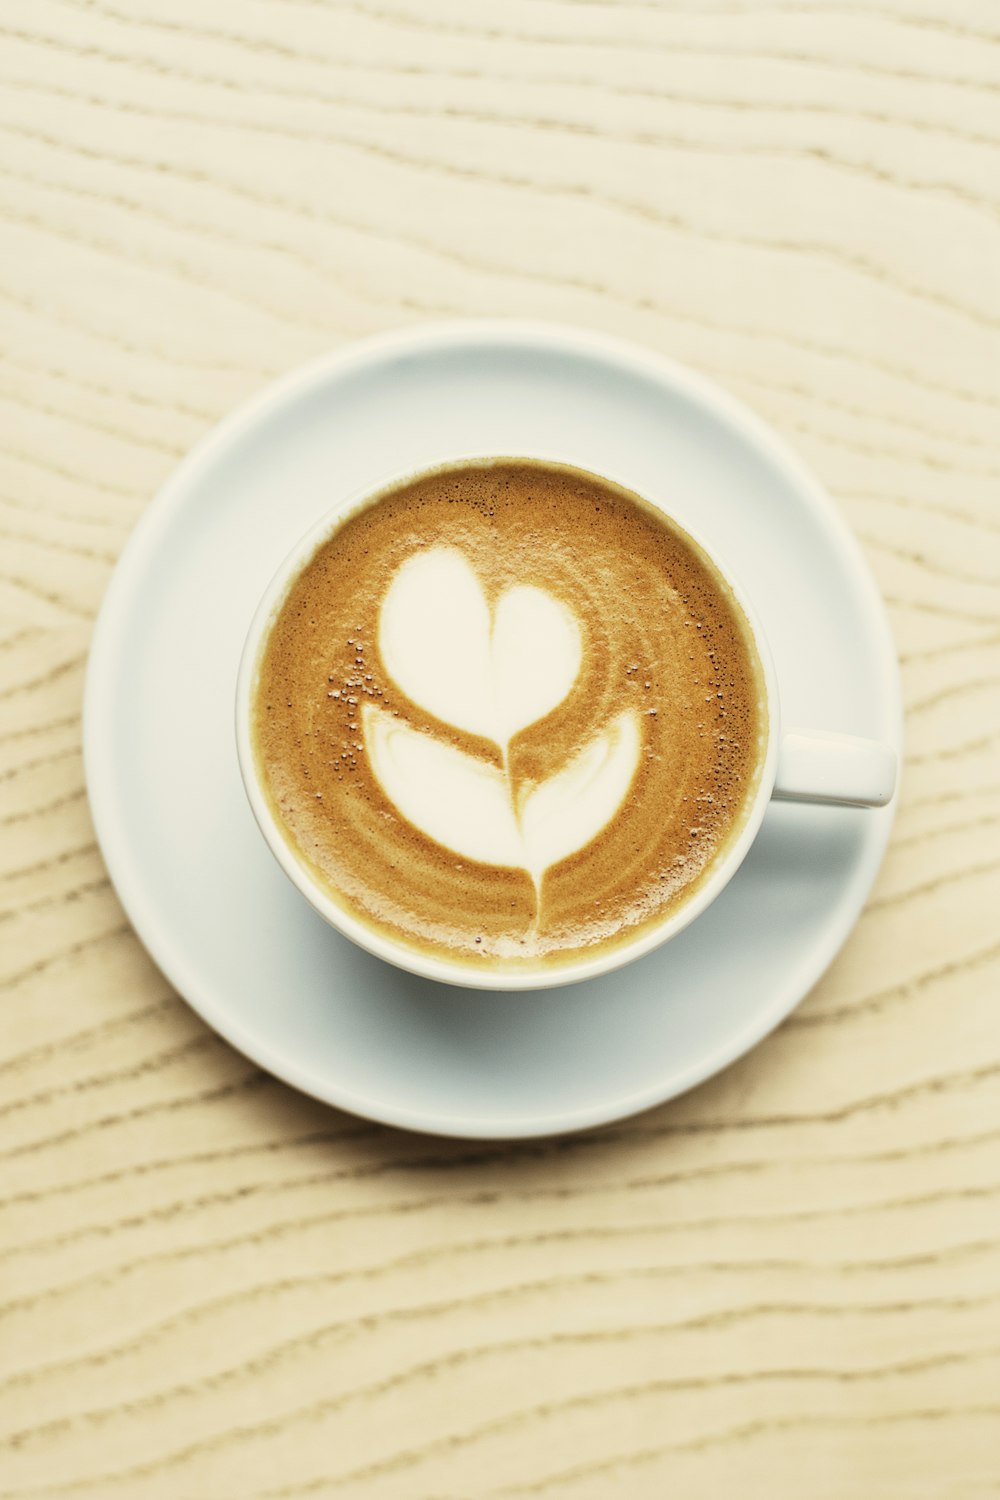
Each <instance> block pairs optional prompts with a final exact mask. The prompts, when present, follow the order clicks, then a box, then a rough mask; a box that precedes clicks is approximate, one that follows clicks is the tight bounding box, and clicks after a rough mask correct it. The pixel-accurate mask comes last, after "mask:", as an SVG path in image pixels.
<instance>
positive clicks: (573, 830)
mask: <svg viewBox="0 0 1000 1500" xmlns="http://www.w3.org/2000/svg"><path fill="white" fill-rule="evenodd" d="M362 724H363V731H364V737H365V747H366V749H367V752H368V755H369V757H370V760H371V765H372V769H373V771H374V773H375V776H376V777H377V779H378V781H379V783H380V784H381V786H382V789H383V791H384V792H385V794H386V796H387V797H388V798H389V800H390V802H392V803H393V804H394V806H395V807H396V809H397V810H398V812H400V813H401V814H402V816H403V817H404V818H405V819H406V820H407V822H408V823H410V824H412V825H413V826H414V827H415V828H418V829H420V831H421V832H422V833H425V834H426V835H427V836H428V837H429V838H432V839H434V841H435V842H436V843H438V844H442V845H444V847H445V848H446V849H450V850H451V851H452V852H453V853H454V854H457V855H460V856H462V857H463V858H466V859H472V860H477V861H480V862H481V863H483V864H491V865H499V866H502V867H507V868H513V869H523V870H527V871H528V873H529V874H530V875H531V876H532V879H533V880H534V882H535V884H536V886H538V885H540V883H541V878H542V876H543V874H544V873H545V871H546V870H547V869H549V868H550V867H551V866H552V865H555V864H558V863H559V861H560V860H563V859H567V858H568V857H569V855H571V854H575V853H576V852H577V851H578V850H579V849H582V848H584V847H585V846H586V845H587V844H589V843H590V842H591V840H592V839H594V838H596V836H597V834H599V833H600V831H601V829H602V828H604V827H606V826H607V824H608V823H609V822H610V820H611V818H612V817H613V816H614V814H615V813H616V812H617V811H618V809H619V807H620V806H621V804H622V802H623V801H624V799H625V796H626V795H627V793H628V790H629V787H630V786H631V784H632V780H633V778H634V776H635V771H636V767H637V766H638V763H639V754H640V747H641V741H640V730H639V724H638V717H637V715H636V714H634V713H633V712H631V711H629V710H626V711H625V712H624V713H620V714H618V715H617V716H616V717H615V718H614V719H613V720H612V722H611V724H610V725H609V726H608V728H607V729H606V730H604V731H603V732H602V733H600V734H598V735H596V736H595V737H594V739H593V740H591V741H590V742H589V743H588V744H587V745H586V746H585V747H584V748H583V749H582V750H581V751H579V752H578V754H576V755H575V756H573V757H572V759H571V760H569V761H568V762H567V764H566V765H565V766H564V767H563V768H562V769H561V770H560V771H557V772H556V773H555V775H553V776H551V777H549V778H548V779H547V780H546V781H544V782H541V783H539V784H537V785H535V786H533V787H531V788H530V790H529V791H528V793H527V795H526V796H524V797H523V798H522V800H521V813H520V818H518V816H517V815H516V814H515V811H514V805H513V800H512V798H511V795H510V788H509V783H508V780H507V777H506V776H505V775H504V773H503V772H502V771H501V770H500V769H499V768H498V767H497V766H495V765H492V764H490V763H489V762H487V761H483V760H481V759H479V758H478V757H476V756H472V755H467V754H465V752H464V751H462V750H458V749H456V748H455V747H454V746H453V745H448V744H446V743H444V742H443V741H442V740H440V739H438V738H437V737H436V736H435V735H431V734H425V733H424V732H423V731H421V730H418V729H414V728H413V727H412V726H411V725H409V724H407V723H406V722H405V720H403V719H397V718H395V717H394V715H392V714H391V713H389V712H388V711H387V710H386V709H383V708H377V707H375V705H374V704H366V705H365V707H364V709H363V716H362Z"/></svg>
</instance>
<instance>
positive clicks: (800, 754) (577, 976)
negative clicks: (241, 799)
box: [236, 454, 896, 990]
mask: <svg viewBox="0 0 1000 1500" xmlns="http://www.w3.org/2000/svg"><path fill="white" fill-rule="evenodd" d="M532 457H533V459H534V460H535V461H537V459H538V457H539V455H532ZM463 461H466V462H480V463H481V462H483V461H484V456H483V455H481V454H479V455H474V456H472V457H467V456H460V457H449V458H447V459H442V463H447V464H448V465H449V466H450V465H452V464H458V463H461V462H463ZM549 461H550V462H553V463H561V464H562V463H567V462H568V463H570V464H572V460H571V459H569V460H567V459H565V458H553V457H552V456H551V455H549ZM428 467H437V466H436V465H429V466H428ZM412 477H413V476H412V475H411V474H409V473H407V474H401V475H397V476H394V477H390V478H387V479H384V480H383V481H381V483H379V484H377V485H372V486H366V488H365V490H364V491H363V492H361V493H358V494H355V495H352V496H350V497H348V498H347V499H346V500H345V501H343V502H342V503H341V504H340V505H338V506H337V507H336V508H335V509H334V510H333V511H331V512H329V513H328V514H327V515H325V516H324V517H323V518H322V519H321V520H320V521H318V522H317V523H316V525H315V526H313V527H311V528H310V530H309V531H308V532H307V533H306V534H305V536H303V537H302V539H301V540H300V541H299V542H298V543H297V544H296V546H295V547H293V548H292V550H291V552H290V553H289V554H288V556H287V557H286V558H285V560H284V562H283V563H282V564H281V566H280V567H279V569H278V571H277V572H276V573H275V575H274V577H273V578H272V580H271V582H270V584H269V585H268V587H267V589H266V590H265V593H264V596H263V598H262V599H261V601H260V604H259V605H258V607H257V610H256V613H255V614H254V617H253V620H252V622H251V624H250V629H249V632H248V635H247V638H246V642H245V644H244V647H243V655H242V659H241V661H240V669H239V676H238V680H237V687H236V745H237V751H238V754H239V763H240V771H241V774H242V776H243V784H244V786H245V788H246V793H247V797H248V798H249V801H250V806H251V808H252V810H253V814H254V817H255V818H256V820H257V823H258V825H259V827H260V830H261V832H262V833H263V835H264V837H265V839H266V840H267V843H268V845H269V847H270V849H271V852H272V853H273V854H274V856H275V858H276V859H277V861H278V863H279V864H280V865H281V868H282V869H283V870H284V871H285V874H286V875H287V876H288V877H289V879H290V880H291V881H292V883H293V884H294V885H295V886H296V887H297V888H298V890H300V891H301V892H302V894H303V896H305V898H306V900H307V901H308V902H309V903H310V905H312V906H313V907H314V908H315V909H316V911H317V912H319V914H320V916H322V917H324V918H325V919H326V921H328V922H329V923H330V925H331V926H332V927H335V928H336V929H337V930H338V931H339V932H341V933H343V934H344V936H345V937H348V938H350V939H351V940H352V941H353V942H355V943H357V944H358V945H359V946H360V947H362V948H364V949H366V950H367V951H368V952H369V953H373V954H375V955H376V956H377V957H378V958H383V959H385V960H386V961H387V962H389V963H393V964H396V965H397V966H398V967H399V968H402V969H408V970H409V971H411V972H412V973H415V974H421V975H423V976H424V977H425V978H428V979H434V980H439V981H441V982H443V983H447V984H455V985H465V986H469V987H471V988H476V989H488V990H530V989H543V988H551V987H553V986H555V985H563V984H573V983H577V982H578V981H580V980H583V979H592V978H594V977H596V976H597V975H598V974H605V973H607V972H608V971H609V970H612V969H616V968H619V967H621V965H623V964H626V963H631V961H632V960H633V959H636V958H640V957H642V955H643V954H646V953H649V952H651V951H652V949H654V948H658V947H659V946H660V944H661V943H665V942H666V941H667V940H668V939H669V938H672V937H675V936H676V934H677V933H679V932H681V931H682V930H683V929H684V928H685V927H687V926H688V925H689V923H691V922H693V921H694V920H695V918H696V917H698V916H700V914H701V913H702V912H703V911H704V910H705V909H706V908H707V907H708V906H710V905H711V903H712V902H713V901H714V900H715V898H716V897H717V896H718V895H719V894H720V892H721V891H722V890H724V888H725V887H726V886H727V885H728V884H729V882H730V880H731V879H732V878H733V876H734V875H735V874H736V871H737V870H738V869H739V867H740V865H741V864H742V863H743V860H744V858H745V857H746V855H747V852H748V851H749V849H750V846H751V845H752V843H753V841H754V839H755V837H756V835H757V832H758V830H759V828H760V825H761V822H762V821H763V818H764V813H765V812H766V810H767V806H768V803H769V802H770V801H771V799H772V797H773V798H779V799H782V800H785V801H793V802H813V803H816V802H820V803H832V804H840V805H841V806H849V807H884V806H885V805H886V804H887V803H888V802H890V801H891V800H892V796H893V793H894V791H895V786H896V752H895V750H894V749H893V748H892V746H890V745H887V744H883V743H881V742H880V741H878V740H868V739H859V738H857V737H855V736H853V735H846V734H838V733H834V732H831V731H816V730H802V729H790V730H785V729H784V728H783V727H782V724H781V713H780V703H779V696H778V684H777V679H776V676H775V671H774V664H773V661H772V658H771V652H770V649H769V647H768V644H767V640H766V637H765V636H764V633H763V631H762V629H761V626H760V623H759V621H758V620H757V618H756V615H755V613H754V610H753V608H752V606H751V604H750V602H749V600H748V599H747V597H746V595H745V593H744V592H743V590H742V588H741V587H740V586H739V584H738V583H737V582H736V580H735V579H734V578H733V575H732V573H731V572H730V570H729V568H728V567H727V566H726V565H725V564H724V563H723V562H722V561H721V560H720V558H719V557H718V555H717V553H716V552H715V550H714V549H713V548H711V547H709V546H707V545H706V543H705V542H704V541H702V540H701V539H700V538H698V537H697V536H695V535H694V534H693V533H692V532H691V530H690V528H688V527H686V526H685V527H681V526H680V525H679V523H678V522H677V521H675V520H674V519H673V517H672V516H671V517H670V521H671V524H672V525H674V526H676V527H677V528H678V529H679V530H680V531H681V532H682V533H683V535H685V536H686V537H687V538H688V540H689V542H690V543H691V544H692V546H693V547H694V549H695V550H698V551H701V552H702V553H704V555H705V557H706V558H707V559H708V561H709V562H710V564H711V566H712V567H713V568H714V569H715V571H716V572H717V573H718V574H719V575H720V576H721V577H722V578H723V579H724V580H725V582H726V584H727V585H728V587H729V589H730V591H731V593H732V595H733V597H734V599H735V600H736V602H737V604H738V605H739V607H740V608H741V610H742V611H743V614H744V616H745V618H746V621H747V625H748V626H749V630H750V634H751V636H752V638H753V643H754V646H755V648H756V652H757V656H758V659H759V662H760V668H761V679H762V682H763V693H764V708H765V717H766V732H765V736H764V743H763V746H762V749H761V752H760V759H759V761H758V765H759V766H760V776H759V780H758V784H757V790H756V792H755V794H754V797H753V800H752V802H751V804H750V806H749V808H748V809H747V810H746V811H745V813H744V815H743V824H742V827H741V829H740V831H739V834H738V835H737V837H736V838H735V839H734V840H733V841H732V843H731V844H730V846H729V848H728V849H727V851H726V853H725V854H724V855H723V856H722V858H721V859H719V860H718V862H717V863H716V865H715V867H714V868H713V869H712V870H711V871H710V873H709V874H708V876H707V878H705V879H703V880H702V881H701V882H700V883H699V884H698V885H697V886H696V887H695V889H694V890H693V891H692V893H691V894H690V896H688V897H687V898H686V899H684V900H682V901H681V902H680V904H679V905H678V906H677V907H675V908H674V909H672V910H671V911H670V912H668V913H667V914H666V915H665V916H664V918H663V920H662V921H661V922H659V923H656V924H654V925H652V926H647V927H644V928H643V929H642V931H641V932H640V933H638V934H637V935H636V937H635V939H634V940H632V941H629V940H628V939H627V938H626V939H623V940H622V941H621V942H620V943H618V944H616V945H615V946H614V947H612V948H604V949H602V950H601V952H600V953H599V954H597V955H596V956H595V957H594V958H586V957H583V958H579V959H575V960H571V961H567V962H558V963H554V964H553V963H549V964H546V963H544V962H539V963H537V964H534V965H521V964H519V965H518V966H517V967H516V968H514V967H512V968H509V969H505V968H498V967H495V966H494V967H486V966H485V965H482V964H479V965H476V964H471V963H462V962H460V961H458V960H455V961H452V960H450V959H444V958H440V957H437V956H436V955H434V954H431V953H428V952H425V951H424V950H422V949H421V948H419V947H418V946H417V945H415V944H410V943H406V942H404V941H402V940H401V939H397V938H391V937H387V936H385V935H384V934H382V933H380V932H377V931H376V930H375V929H374V928H372V927H370V926H368V925H367V924H366V923H365V922H363V921H361V920H359V918H357V917H356V916H354V915H353V913H351V912H350V911H348V910H347V909H346V907H344V906H342V905H341V904H340V903H339V902H338V901H337V899H336V897H335V895H334V894H333V892H332V891H331V890H330V889H329V888H328V887H327V886H326V885H324V884H323V883H321V882H320V881H319V880H318V879H317V878H316V876H315V875H314V874H313V873H312V872H311V871H310V870H309V868H308V867H307V866H306V865H305V863H304V862H303V861H302V860H301V859H300V858H299V856H298V854H297V853H296V851H295V849H294V847H293V845H292V844H291V842H290V841H289V839H288V838H287V836H286V834H285V832H284V830H283V829H282V827H281V825H280V823H279V822H278V820H277V819H276V818H275V816H274V813H273V811H272V809H271V804H270V801H269V799H268V797H267V795H266V793H265V791H264V788H263V785H262V784H261V779H260V775H259V771H258V767H257V763H256V758H255V756H254V753H253V745H252V735H251V721H252V712H253V703H254V698H255V689H256V683H257V677H258V670H259V664H260V660H261V656H262V652H263V649H264V646H265V644H266V641H267V638H268V634H269V632H270V627H271V625H272V623H273V621H274V619H275V617H276V615H277V613H278V611H279V609H280V607H281V605H282V603H283V601H284V599H285V597H286V595H287V593H288V592H289V590H290V588H291V586H292V584H293V583H294V581H295V579H296V578H297V577H298V576H299V574H300V573H301V571H302V570H303V568H304V567H305V566H306V564H307V563H308V562H309V561H310V559H311V558H312V557H313V555H314V554H315V553H316V551H317V550H318V548H319V547H320V546H321V545H322V544H323V543H324V542H326V541H327V540H328V539H329V537H331V536H332V535H333V534H334V532H336V531H337V530H338V529H339V527H340V526H342V525H343V524H344V522H345V521H346V520H347V519H348V518H349V517H350V516H352V515H354V514H356V513H357V512H358V511H360V510H363V509H364V508H365V507H366V506H367V505H369V504H370V503H372V502H373V501H375V500H377V498H378V497H379V496H380V495H381V494H383V493H385V492H387V491H390V490H393V489H395V488H396V487H397V486H398V485H400V484H402V483H403V482H405V481H406V480H407V479H409V478H412ZM605 477H608V478H610V477H612V476H605ZM614 482H616V483H622V485H623V487H624V488H626V489H629V488H633V487H631V486H629V485H628V484H627V483H626V482H624V481H617V480H615V481H614ZM633 492H634V491H633ZM644 498H645V499H646V500H647V503H650V504H654V505H656V506H657V509H659V510H661V511H663V513H664V514H665V515H669V512H668V511H667V510H666V509H665V507H664V506H662V505H659V504H658V503H657V502H656V501H655V500H653V499H652V498H651V497H649V496H645V497H644Z"/></svg>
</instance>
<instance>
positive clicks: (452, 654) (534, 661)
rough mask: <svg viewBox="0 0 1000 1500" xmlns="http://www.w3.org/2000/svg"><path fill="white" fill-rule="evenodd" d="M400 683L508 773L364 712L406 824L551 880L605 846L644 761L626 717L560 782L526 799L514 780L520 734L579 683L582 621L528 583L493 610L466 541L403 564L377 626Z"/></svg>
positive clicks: (390, 718)
mask: <svg viewBox="0 0 1000 1500" xmlns="http://www.w3.org/2000/svg"><path fill="white" fill-rule="evenodd" d="M379 651H380V654H381V656H382V660H383V662H384V664H385V667H386V669H387V671H388V672H389V675H390V676H391V677H392V678H393V680H394V681H395V682H396V683H397V685H398V686H399V687H400V688H402V689H403V691H404V692H405V693H406V694H407V696H408V697H409V698H410V699H411V700H412V701H413V702H414V703H417V704H419V705H420V706H421V707H422V708H424V709H426V710H427V711H428V712H429V713H431V714H433V715H434V717H435V718H437V719H440V720H441V721H442V722H443V723H445V724H449V725H451V726H453V727H454V728H456V729H462V730H465V731H466V732H468V733H471V734H475V735H481V736H482V737H483V738H485V739H490V740H492V741H493V742H494V743H495V744H496V745H498V746H499V747H500V751H501V758H502V762H503V764H502V768H501V767H498V766H496V765H494V764H493V763H492V762H490V761H487V760H482V759H480V758H478V757H476V756H473V755H468V754H466V753H465V752H464V751H462V750H458V749H456V748H455V746H454V745H450V744H448V743H446V742H445V741H443V740H441V739H438V738H437V737H436V736H435V735H433V734H427V733H424V732H423V731H422V730H416V729H414V728H413V727H412V726H411V725H409V724H407V723H406V722H405V720H403V719H400V718H398V717H396V716H395V715H394V714H390V713H388V712H387V711H386V710H385V709H382V708H377V707H376V706H375V705H374V704H366V705H365V707H364V710H363V714H362V726H363V732H364V738H365V746H366V749H367V751H368V755H369V759H370V762H371V766H372V769H373V771H374V773H375V776H376V777H377V779H378V781H379V784H380V785H381V787H382V790H383V791H384V792H385V794H386V796H387V797H388V799H389V800H390V802H392V803H393V804H394V806H395V807H396V808H397V810H398V811H399V812H400V813H401V814H402V815H403V817H404V818H406V820H407V822H409V823H411V824H413V825H414V826H415V827H416V828H419V829H420V830H421V832H423V833H425V834H426V835H427V836H428V837H429V838H432V839H434V840H435V842H436V843H439V844H442V845H443V846H444V847H445V848H446V849H450V850H451V851H452V852H453V853H455V854H458V855H460V856H462V857H463V858H466V859H473V860H477V861H479V862H481V863H484V864H493V865H499V866H504V867H507V868H516V869H524V870H526V871H528V873H529V874H530V875H531V877H532V879H533V881H534V882H535V885H536V887H540V883H541V878H542V876H543V874H544V872H545V871H546V870H547V869H549V868H550V867H551V866H552V865H554V864H557V863H558V862H559V861H560V860H563V859H566V858H568V856H569V855H570V854H574V853H576V852H577V850H579V849H582V848H584V847H585V846H586V845H587V844H589V843H590V842H591V840H592V839H594V838H596V836H597V835H598V833H600V832H601V830H602V829H603V828H604V827H606V826H607V824H608V823H609V822H610V820H611V818H613V817H614V815H615V813H616V812H617V811H618V809H619V807H620V806H621V804H622V802H623V801H624V799H625V797H626V795H627V793H628V790H629V788H630V786H631V784H632V781H633V779H634V777H635V772H636V769H637V767H638V764H639V757H640V754H641V731H640V727H639V718H638V715H637V714H635V713H634V712H632V711H631V710H628V709H626V710H625V711H623V712H622V713H619V714H617V715H616V716H615V718H614V719H613V720H612V722H611V723H610V724H608V725H606V726H605V727H604V729H603V730H602V731H601V732H600V733H598V734H596V735H595V736H594V738H593V739H592V740H591V741H590V742H589V743H588V744H586V745H585V746H584V747H583V748H582V749H581V750H580V751H578V752H577V753H576V754H575V755H574V756H572V757H571V759H570V760H569V761H568V762H567V764H566V765H565V766H564V767H562V769H561V770H559V771H557V772H556V773H555V774H554V775H553V776H550V777H549V778H548V780H546V781H544V782H541V783H538V784H536V785H534V786H529V787H528V788H526V789H525V788H523V787H522V788H521V789H520V790H519V795H518V797H517V798H516V799H515V797H514V791H513V787H512V785H511V781H510V777H509V775H508V772H507V752H508V748H509V745H510V741H511V740H512V739H513V737H514V735H516V734H518V733H519V732H520V731H521V730H522V729H526V728H527V727H528V725H529V724H534V723H536V722H537V720H539V719H542V718H544V717H545V715H546V714H549V713H551V712H552V710H553V709H554V708H556V707H557V706H558V705H559V704H560V703H561V702H562V701H563V699H564V698H565V697H566V696H567V694H568V693H569V692H570V690H571V689H572V687H573V684H574V683H575V681H576V679H577V675H578V673H579V670H580V665H581V662H582V659H583V640H582V634H581V630H580V626H579V623H578V621H577V619H576V617H575V615H574V614H573V612H572V611H571V610H570V609H569V608H567V606H566V605H565V604H563V603H562V602H560V601H559V600H558V599H555V598H554V597H553V596H552V595H551V594H548V593H546V592H545V590H543V589H539V588H535V587H534V586H533V585H528V584H518V585H515V586H514V587H512V588H509V589H508V590H507V591H506V592H505V593H504V594H502V595H501V597H500V599H499V600H498V602H497V605H496V608H495V610H493V611H491V610H490V607H489V603H488V601H487V599H486V596H485V594H484V593H483V590H482V587H481V585H480V583H479V579H478V578H477V577H476V574H475V572H474V571H473V569H472V568H471V567H470V565H469V563H468V561H467V560H466V558H465V557H464V555H463V554H462V553H461V552H460V551H459V550H458V549H457V548H454V547H433V548H431V549H429V550H428V551H426V552H420V553H417V554H416V555H415V556H414V557H412V558H410V559H409V560H408V561H407V562H405V563H404V564H403V565H402V567H401V568H400V569H399V571H398V572H397V574H396V575H395V577H394V578H393V580H392V583H391V585H390V586H389V589H388V591H387V593H386V596H385V599H384V601H383V604H382V609H381V613H380V619H379Z"/></svg>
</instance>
